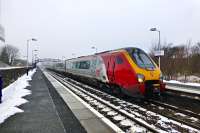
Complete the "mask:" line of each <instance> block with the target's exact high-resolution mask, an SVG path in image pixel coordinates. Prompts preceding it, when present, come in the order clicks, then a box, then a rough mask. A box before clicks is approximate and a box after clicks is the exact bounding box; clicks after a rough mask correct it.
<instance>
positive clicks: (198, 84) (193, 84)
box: [164, 80, 200, 87]
mask: <svg viewBox="0 0 200 133" xmlns="http://www.w3.org/2000/svg"><path fill="white" fill-rule="evenodd" d="M164 82H165V83H175V84H181V85H190V86H199V87H200V83H189V82H188V83H183V82H180V81H176V80H169V81H167V80H165V81H164Z"/></svg>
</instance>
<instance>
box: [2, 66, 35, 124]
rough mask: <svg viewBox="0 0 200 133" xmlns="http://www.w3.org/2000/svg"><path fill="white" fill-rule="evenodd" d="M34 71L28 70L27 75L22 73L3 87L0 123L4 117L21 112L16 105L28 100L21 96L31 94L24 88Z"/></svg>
mask: <svg viewBox="0 0 200 133" xmlns="http://www.w3.org/2000/svg"><path fill="white" fill-rule="evenodd" d="M35 72H36V69H34V70H32V71H30V72H29V75H28V76H27V75H26V74H24V75H23V76H21V77H19V78H18V79H17V80H16V81H15V82H13V83H12V84H10V85H9V86H7V87H6V88H4V89H3V92H2V93H3V96H2V103H1V104H0V123H3V122H4V121H5V119H7V118H8V117H10V116H12V115H14V114H16V113H21V112H23V110H22V109H20V108H18V107H17V106H19V105H21V104H24V103H26V102H28V101H27V100H26V99H24V98H22V97H24V96H26V95H29V94H31V91H30V90H28V89H25V88H26V87H27V86H29V81H30V80H32V76H33V74H34V73H35Z"/></svg>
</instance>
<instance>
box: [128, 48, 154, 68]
mask: <svg viewBox="0 0 200 133" xmlns="http://www.w3.org/2000/svg"><path fill="white" fill-rule="evenodd" d="M131 55H132V58H133V59H134V61H135V62H136V64H137V65H138V66H139V67H141V68H152V69H153V68H155V65H154V64H153V62H152V60H151V59H150V57H149V56H148V55H147V54H146V53H145V52H143V51H142V50H139V49H133V51H132V53H131Z"/></svg>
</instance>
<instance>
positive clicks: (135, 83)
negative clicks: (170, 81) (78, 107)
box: [65, 47, 165, 97]
mask: <svg viewBox="0 0 200 133" xmlns="http://www.w3.org/2000/svg"><path fill="white" fill-rule="evenodd" d="M65 71H66V73H69V74H71V75H74V76H76V77H78V78H82V79H84V80H87V82H89V83H94V84H96V85H99V86H107V87H109V88H111V89H112V91H113V92H117V93H120V94H123V95H129V96H136V97H152V96H154V95H160V94H162V93H163V92H164V91H165V84H164V83H163V75H162V72H161V71H160V69H159V68H158V66H157V65H156V63H155V62H154V61H153V60H152V58H151V57H150V56H149V55H148V54H147V53H145V52H144V51H143V50H142V49H139V48H136V47H128V48H121V49H116V50H110V51H105V52H101V53H95V54H93V55H89V56H82V57H77V58H73V59H68V60H66V61H65ZM100 88H101V87H100Z"/></svg>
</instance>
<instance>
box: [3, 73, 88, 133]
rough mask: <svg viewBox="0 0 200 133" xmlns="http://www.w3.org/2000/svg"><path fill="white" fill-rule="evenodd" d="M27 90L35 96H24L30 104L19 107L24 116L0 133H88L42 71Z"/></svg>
mask: <svg viewBox="0 0 200 133" xmlns="http://www.w3.org/2000/svg"><path fill="white" fill-rule="evenodd" d="M27 89H29V90H31V91H32V94H31V95H28V96H25V97H24V98H25V99H27V100H28V101H29V102H28V103H25V104H23V105H21V106H20V108H21V109H22V110H24V113H18V114H15V115H14V116H11V117H9V118H8V119H7V120H6V121H5V122H4V123H2V124H0V133H85V132H86V130H85V129H84V128H83V126H82V125H81V123H80V121H79V120H78V119H77V118H76V117H75V116H74V114H73V113H72V111H71V110H70V108H69V107H68V106H67V105H66V104H65V102H64V101H63V100H62V98H61V97H60V96H59V95H58V94H57V93H56V92H55V89H54V90H53V88H51V84H49V83H48V82H47V81H46V79H45V77H44V76H43V73H42V71H41V70H40V69H37V72H36V73H35V74H34V76H33V80H32V81H30V86H29V87H27Z"/></svg>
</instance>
